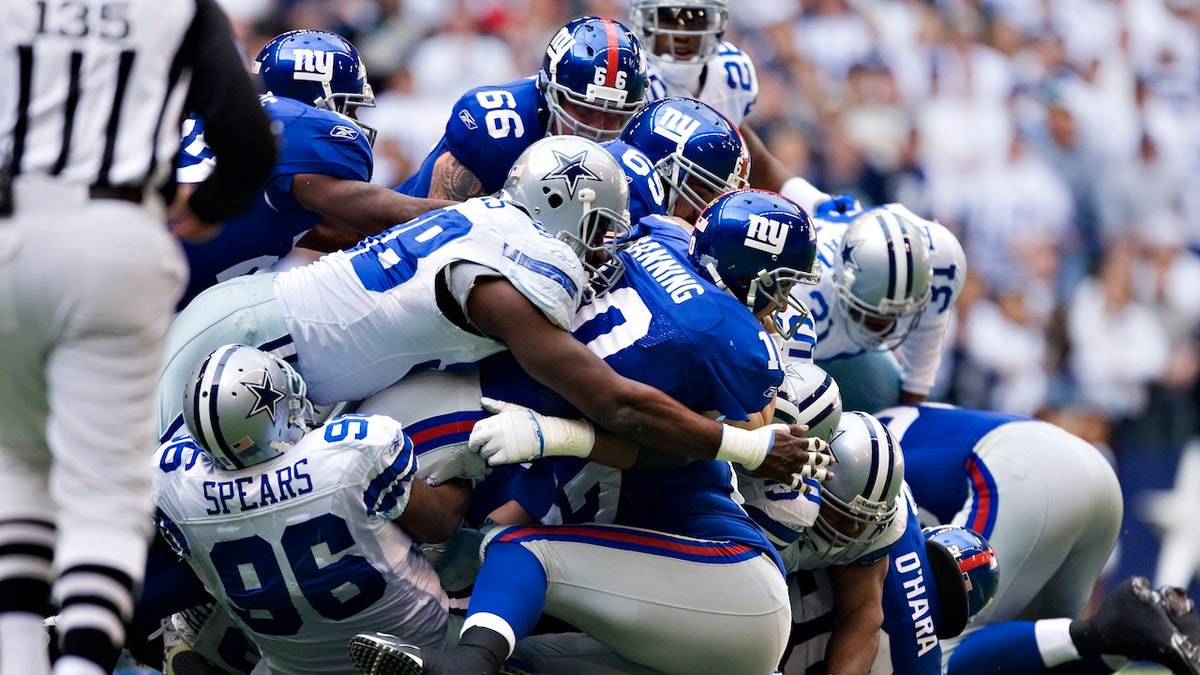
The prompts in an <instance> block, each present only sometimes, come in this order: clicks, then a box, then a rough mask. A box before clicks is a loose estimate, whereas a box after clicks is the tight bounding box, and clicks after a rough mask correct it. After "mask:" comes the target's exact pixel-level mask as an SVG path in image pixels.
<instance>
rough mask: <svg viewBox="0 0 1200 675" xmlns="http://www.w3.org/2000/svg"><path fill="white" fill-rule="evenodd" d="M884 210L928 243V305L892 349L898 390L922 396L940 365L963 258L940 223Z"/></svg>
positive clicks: (963, 274) (893, 208) (961, 277)
mask: <svg viewBox="0 0 1200 675" xmlns="http://www.w3.org/2000/svg"><path fill="white" fill-rule="evenodd" d="M887 209H888V210H890V211H894V212H896V213H899V214H902V215H904V216H905V217H907V218H909V219H910V220H911V221H912V222H914V223H917V225H918V226H920V227H921V228H922V229H923V230H924V231H925V238H926V239H927V240H928V241H929V264H930V266H931V267H933V276H932V277H931V278H930V298H929V304H928V305H926V306H925V314H924V316H922V317H921V323H920V324H918V325H917V327H916V329H914V330H913V332H912V333H910V334H909V336H908V337H907V338H905V340H904V342H902V343H900V346H899V347H898V348H897V349H896V358H897V360H899V362H900V384H901V387H902V388H903V390H904V391H906V392H911V393H914V394H920V395H922V396H926V395H928V394H929V392H930V390H931V389H933V385H934V382H935V381H936V379H937V373H938V368H939V367H940V366H941V363H942V353H943V349H944V343H945V339H946V328H947V327H948V326H949V325H950V320H951V318H952V317H953V314H952V312H951V308H953V307H954V302H955V300H957V299H958V296H959V295H960V294H961V293H962V287H963V283H964V281H965V280H966V277H967V256H966V254H965V253H963V248H962V244H960V243H959V241H958V237H955V236H954V233H953V232H951V231H950V230H948V229H946V227H945V226H944V225H942V224H941V223H938V222H935V221H932V220H926V219H924V218H921V217H919V216H916V215H913V214H912V212H910V211H909V210H908V209H906V208H904V207H903V206H901V205H900V204H890V205H888V206H887Z"/></svg>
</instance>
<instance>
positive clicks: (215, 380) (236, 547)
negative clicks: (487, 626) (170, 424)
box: [154, 344, 469, 673]
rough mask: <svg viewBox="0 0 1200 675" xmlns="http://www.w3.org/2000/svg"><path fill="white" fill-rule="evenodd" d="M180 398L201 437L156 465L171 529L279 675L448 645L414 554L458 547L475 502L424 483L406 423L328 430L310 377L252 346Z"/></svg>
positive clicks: (362, 420) (228, 357) (371, 420)
mask: <svg viewBox="0 0 1200 675" xmlns="http://www.w3.org/2000/svg"><path fill="white" fill-rule="evenodd" d="M178 395H180V398H181V400H182V401H183V409H184V414H185V417H186V418H187V428H188V430H190V431H191V433H190V434H181V435H179V436H176V437H175V438H173V439H171V440H170V441H168V442H166V443H164V444H162V445H161V446H160V447H159V449H158V452H157V453H156V455H155V465H156V470H155V472H154V495H155V504H156V506H157V509H158V510H157V513H156V523H157V525H158V528H159V531H160V533H161V534H162V536H163V538H164V539H165V540H166V541H167V542H169V544H170V545H171V547H172V548H173V549H174V551H175V553H176V554H177V555H179V556H180V557H182V558H183V559H184V560H186V561H187V562H188V564H190V565H191V567H192V569H193V570H195V572H196V574H197V575H198V576H199V577H200V578H201V579H202V580H203V582H204V585H205V587H206V588H207V589H208V591H209V592H210V593H212V595H213V596H214V597H215V598H216V599H217V602H218V605H219V606H220V607H221V608H222V609H224V610H225V611H227V612H228V613H229V614H231V615H232V616H234V617H235V618H236V621H237V624H238V626H239V627H240V628H241V629H242V630H243V631H244V632H245V633H246V634H247V635H249V636H250V638H251V640H252V641H253V643H254V645H255V647H256V648H257V650H258V652H259V653H260V654H261V657H262V660H263V661H264V662H265V664H266V666H268V667H269V668H270V670H271V672H293V673H300V672H335V671H340V672H346V671H348V670H350V669H351V668H352V667H353V666H352V665H351V663H350V661H349V657H348V655H347V654H346V651H345V649H344V645H345V643H346V641H347V640H349V639H350V638H351V637H353V635H354V634H355V633H357V632H361V631H363V630H373V629H380V628H384V627H387V628H390V629H391V630H397V631H400V632H402V633H403V634H405V635H406V636H408V638H409V639H411V640H413V641H414V642H416V643H419V644H422V645H425V646H440V645H441V644H442V640H443V639H444V633H445V628H446V621H447V618H448V614H447V599H446V596H445V594H444V593H443V592H442V588H441V586H440V584H439V583H438V579H437V574H436V573H435V572H434V570H433V567H432V566H431V565H430V563H429V561H427V560H425V559H424V557H423V556H422V555H421V554H420V552H419V551H418V549H417V547H416V546H415V545H414V543H421V542H436V541H443V540H446V539H448V538H449V537H450V536H451V534H453V532H454V530H455V529H456V525H457V523H458V522H459V521H460V520H461V519H462V516H463V513H464V512H465V509H466V504H467V499H468V497H469V492H468V491H466V490H454V488H451V487H450V486H441V487H438V488H433V487H430V486H429V485H427V484H426V483H425V482H424V481H421V480H413V473H414V472H415V470H416V467H417V461H416V457H415V455H414V453H413V447H412V441H411V440H410V439H409V438H408V436H407V435H406V434H405V433H404V430H403V429H402V428H401V426H400V424H399V423H398V422H396V421H395V420H392V419H389V418H387V417H384V416H381V415H360V414H352V415H343V416H338V417H335V418H333V419H330V420H328V421H326V422H324V423H323V424H318V422H317V420H316V416H315V413H314V409H313V406H312V403H311V402H310V401H309V400H308V398H307V396H306V386H305V384H304V380H303V379H301V378H300V376H299V374H297V373H296V371H295V370H294V369H293V368H292V367H291V366H289V365H288V364H287V363H285V362H283V361H282V360H281V359H279V358H277V357H275V356H272V355H271V354H268V353H266V352H263V351H260V350H258V349H255V348H253V347H249V346H246V345H236V344H235V345H226V346H223V347H220V348H218V349H217V350H216V351H214V352H213V353H212V354H211V355H209V356H208V357H207V358H205V359H204V360H203V361H201V363H200V364H199V365H198V366H197V367H196V369H195V371H194V372H193V374H192V376H191V378H190V379H189V381H188V383H187V385H186V387H185V388H184V389H183V390H182V391H181V392H178ZM447 489H451V490H454V492H452V493H450V494H448V495H447V494H445V493H446V490H447ZM435 491H438V494H436V495H435V494H434V493H435ZM320 551H324V552H325V554H326V556H332V557H329V558H328V559H322V557H321V556H320V554H319V552H320ZM314 554H316V557H314Z"/></svg>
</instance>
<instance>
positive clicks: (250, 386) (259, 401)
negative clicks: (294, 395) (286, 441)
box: [242, 370, 283, 422]
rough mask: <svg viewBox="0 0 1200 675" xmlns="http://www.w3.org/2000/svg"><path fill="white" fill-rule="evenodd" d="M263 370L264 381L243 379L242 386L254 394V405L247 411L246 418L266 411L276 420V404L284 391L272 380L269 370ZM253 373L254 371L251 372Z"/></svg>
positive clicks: (272, 419)
mask: <svg viewBox="0 0 1200 675" xmlns="http://www.w3.org/2000/svg"><path fill="white" fill-rule="evenodd" d="M261 372H262V382H258V383H255V382H247V381H245V380H242V386H244V387H246V389H247V390H249V391H250V393H251V394H254V407H253V408H251V409H250V412H249V413H247V415H246V418H247V419H249V418H251V417H254V416H255V415H257V414H258V413H260V412H264V411H265V412H266V413H267V415H269V416H270V417H271V421H272V422H274V421H275V404H276V403H279V401H280V400H282V399H283V392H282V391H280V390H278V389H276V388H275V384H274V383H273V382H271V376H270V375H268V374H267V371H265V370H263V371H261ZM250 375H253V373H250Z"/></svg>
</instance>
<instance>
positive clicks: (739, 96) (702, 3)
mask: <svg viewBox="0 0 1200 675" xmlns="http://www.w3.org/2000/svg"><path fill="white" fill-rule="evenodd" d="M630 9H631V13H630V20H629V22H630V26H631V27H632V28H633V30H634V32H635V33H636V34H637V36H638V39H639V40H640V41H641V43H642V47H643V49H645V51H646V57H647V62H648V64H649V92H648V93H647V99H649V100H654V99H660V98H666V97H670V96H685V97H689V98H696V99H700V100H701V101H704V102H705V103H707V104H709V105H711V106H712V107H713V108H715V109H716V110H717V111H719V112H720V113H721V114H722V115H724V116H725V117H727V118H728V119H729V120H730V121H731V122H732V123H733V124H734V126H736V127H738V129H739V130H740V131H741V133H742V136H743V137H744V138H745V142H746V146H747V148H748V149H749V152H750V156H751V157H752V158H753V164H754V169H753V171H752V172H751V174H750V181H751V184H752V185H754V186H755V187H759V188H763V189H767V190H774V191H776V192H779V193H781V194H783V195H784V196H786V197H788V198H789V199H791V200H792V201H794V202H796V203H797V204H799V205H800V206H801V208H803V209H804V210H805V211H806V212H808V213H809V214H815V213H818V212H831V213H843V212H846V211H848V210H856V209H857V202H856V201H855V200H854V199H853V198H852V197H850V196H849V195H840V196H838V197H831V196H830V195H828V194H826V193H824V192H821V191H820V190H818V189H817V188H816V187H814V186H813V185H812V184H811V183H809V182H808V181H806V180H805V179H803V178H801V177H799V176H793V175H792V173H791V172H790V171H789V170H788V169H787V167H785V166H784V165H783V163H782V162H780V161H779V160H778V159H776V158H775V156H774V155H772V154H771V152H770V151H769V150H768V149H767V148H766V146H765V145H764V143H763V142H762V140H761V139H760V138H759V137H758V134H756V133H755V132H754V130H753V129H752V128H751V127H750V125H749V124H746V123H745V118H746V115H748V114H749V112H750V108H751V106H753V105H754V102H755V100H756V99H757V98H758V76H757V74H756V73H755V68H754V62H753V61H751V60H750V57H749V56H748V55H747V54H746V53H745V52H743V51H742V50H741V49H740V48H738V47H737V45H734V44H733V43H731V42H729V41H728V40H725V39H724V36H725V28H726V25H727V24H728V22H729V11H728V10H727V9H726V0H633V2H632V4H631V8H630Z"/></svg>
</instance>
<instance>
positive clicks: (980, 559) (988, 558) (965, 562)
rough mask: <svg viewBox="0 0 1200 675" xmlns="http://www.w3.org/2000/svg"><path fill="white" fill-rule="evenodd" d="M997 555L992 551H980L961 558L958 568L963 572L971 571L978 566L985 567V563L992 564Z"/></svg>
mask: <svg viewBox="0 0 1200 675" xmlns="http://www.w3.org/2000/svg"><path fill="white" fill-rule="evenodd" d="M995 557H996V554H995V553H993V552H992V551H980V552H979V553H976V554H975V555H973V556H969V557H967V558H963V559H962V560H959V561H958V569H960V570H962V571H963V572H970V571H971V570H973V569H975V568H976V567H983V566H985V565H990V564H992V559H993V558H995Z"/></svg>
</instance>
